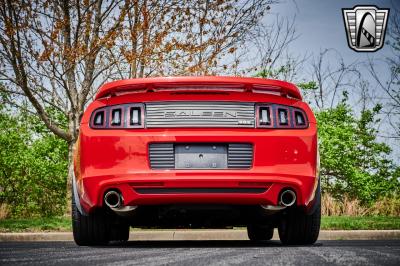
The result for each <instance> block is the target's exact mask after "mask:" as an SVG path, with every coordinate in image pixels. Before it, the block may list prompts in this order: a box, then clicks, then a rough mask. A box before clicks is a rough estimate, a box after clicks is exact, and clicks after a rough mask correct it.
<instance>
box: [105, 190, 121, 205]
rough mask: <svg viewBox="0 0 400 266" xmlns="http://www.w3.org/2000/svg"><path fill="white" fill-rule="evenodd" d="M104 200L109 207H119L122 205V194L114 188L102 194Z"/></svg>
mask: <svg viewBox="0 0 400 266" xmlns="http://www.w3.org/2000/svg"><path fill="white" fill-rule="evenodd" d="M104 202H105V203H106V205H107V206H108V207H109V208H111V209H115V208H119V207H121V206H122V196H121V194H120V193H118V192H117V191H115V190H110V191H108V192H107V193H106V194H105V195H104Z"/></svg>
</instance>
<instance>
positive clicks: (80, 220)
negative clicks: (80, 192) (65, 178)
mask: <svg viewBox="0 0 400 266" xmlns="http://www.w3.org/2000/svg"><path fill="white" fill-rule="evenodd" d="M72 231H73V235H74V240H75V243H76V244H77V245H79V246H95V245H106V244H108V234H109V233H108V231H109V219H108V217H107V215H106V214H105V213H104V212H103V211H102V210H97V211H96V212H94V213H93V214H90V215H88V216H85V215H82V214H81V213H80V212H79V210H78V208H77V207H76V204H75V199H74V197H72ZM128 234H129V233H128Z"/></svg>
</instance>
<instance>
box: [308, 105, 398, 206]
mask: <svg viewBox="0 0 400 266" xmlns="http://www.w3.org/2000/svg"><path fill="white" fill-rule="evenodd" d="M379 111H380V106H376V107H375V108H374V109H373V110H365V111H362V112H361V115H360V117H359V118H356V117H355V116H354V115H353V113H352V110H351V108H350V107H349V106H348V105H347V104H346V102H343V103H341V104H339V105H338V106H337V107H336V108H333V109H328V110H325V111H321V112H319V113H317V114H316V117H317V120H318V134H319V142H320V145H319V150H320V158H321V168H320V177H321V184H322V189H323V191H324V192H327V193H329V194H330V195H332V196H333V197H334V198H335V199H337V200H341V201H343V200H344V199H346V198H348V199H349V200H356V199H357V200H359V201H360V203H361V204H362V205H364V206H371V205H372V204H373V203H374V201H377V200H378V199H380V198H383V197H390V198H392V197H396V195H399V188H400V182H399V177H400V175H399V174H400V171H399V167H398V166H396V165H395V164H394V163H393V161H392V160H391V159H390V157H389V156H390V153H391V149H390V147H389V146H388V145H386V144H385V143H380V142H378V141H377V139H376V138H377V130H376V129H375V127H374V125H376V124H377V122H378V121H377V120H376V119H375V116H376V115H377V114H378V113H379ZM345 196H346V197H345Z"/></svg>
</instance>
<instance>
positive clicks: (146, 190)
mask: <svg viewBox="0 0 400 266" xmlns="http://www.w3.org/2000/svg"><path fill="white" fill-rule="evenodd" d="M135 191H136V192H137V193H139V194H191V193H200V194H202V193H251V194H259V193H264V192H265V191H267V189H266V188H135Z"/></svg>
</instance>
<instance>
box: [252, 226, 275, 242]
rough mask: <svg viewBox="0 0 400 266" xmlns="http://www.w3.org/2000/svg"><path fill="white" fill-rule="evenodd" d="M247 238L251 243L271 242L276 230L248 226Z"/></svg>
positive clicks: (266, 227) (267, 227)
mask: <svg viewBox="0 0 400 266" xmlns="http://www.w3.org/2000/svg"><path fill="white" fill-rule="evenodd" d="M247 236H248V237H249V239H250V240H251V241H265V240H271V239H272V237H273V236H274V228H273V227H269V226H260V225H248V226H247Z"/></svg>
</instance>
